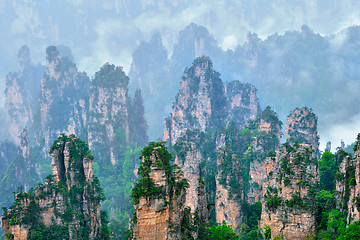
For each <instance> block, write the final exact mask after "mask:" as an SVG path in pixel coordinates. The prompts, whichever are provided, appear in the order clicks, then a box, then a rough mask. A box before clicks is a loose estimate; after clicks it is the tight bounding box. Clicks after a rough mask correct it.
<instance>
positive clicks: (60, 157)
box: [50, 135, 94, 189]
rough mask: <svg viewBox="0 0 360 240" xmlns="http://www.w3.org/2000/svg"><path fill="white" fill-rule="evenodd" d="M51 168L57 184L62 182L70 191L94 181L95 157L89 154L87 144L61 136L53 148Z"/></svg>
mask: <svg viewBox="0 0 360 240" xmlns="http://www.w3.org/2000/svg"><path fill="white" fill-rule="evenodd" d="M50 154H51V157H52V161H51V167H52V171H53V175H54V179H55V181H56V182H59V181H61V182H62V183H64V184H66V186H67V188H68V189H70V188H71V187H72V186H75V185H77V186H78V185H79V184H80V185H81V184H83V182H84V181H85V182H92V181H93V170H92V164H93V161H94V157H93V155H92V154H90V153H89V150H88V149H87V145H86V143H85V142H83V141H81V140H80V139H78V138H76V137H75V135H70V136H69V137H67V136H65V135H61V137H59V138H58V140H56V141H55V142H54V144H53V145H52V146H51V149H50Z"/></svg>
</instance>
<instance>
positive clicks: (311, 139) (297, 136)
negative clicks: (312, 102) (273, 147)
mask: <svg viewBox="0 0 360 240" xmlns="http://www.w3.org/2000/svg"><path fill="white" fill-rule="evenodd" d="M286 137H287V141H288V142H290V143H295V142H299V143H306V144H310V145H311V147H312V148H313V150H314V151H315V155H316V157H318V158H320V155H319V136H318V135H317V117H316V115H315V113H313V111H312V110H311V109H308V108H306V107H304V108H301V109H298V108H297V109H295V110H294V111H292V112H291V113H290V114H289V116H288V119H287V122H286Z"/></svg>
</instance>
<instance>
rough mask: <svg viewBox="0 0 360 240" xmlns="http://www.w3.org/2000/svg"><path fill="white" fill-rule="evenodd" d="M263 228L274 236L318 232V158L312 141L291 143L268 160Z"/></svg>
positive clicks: (301, 237) (262, 217)
mask: <svg viewBox="0 0 360 240" xmlns="http://www.w3.org/2000/svg"><path fill="white" fill-rule="evenodd" d="M265 163H266V164H267V166H266V169H267V171H266V174H267V178H266V179H265V181H264V184H263V186H262V187H263V194H264V195H263V201H262V214H261V220H260V226H259V227H260V228H261V229H263V230H264V229H266V228H268V229H269V230H270V231H271V237H272V239H273V238H275V237H277V236H281V237H284V238H285V239H305V238H307V237H310V236H314V235H315V230H316V229H315V228H316V211H315V191H316V189H317V182H318V181H319V180H320V177H319V171H318V167H317V159H316V158H313V157H312V149H311V146H310V145H309V144H295V145H289V144H288V143H286V144H284V146H283V147H282V148H281V149H280V150H279V151H277V154H276V157H268V158H266V160H265Z"/></svg>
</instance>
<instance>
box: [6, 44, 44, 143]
mask: <svg viewBox="0 0 360 240" xmlns="http://www.w3.org/2000/svg"><path fill="white" fill-rule="evenodd" d="M18 59H19V71H18V72H13V73H9V74H8V75H7V77H6V89H5V107H6V110H7V114H8V122H9V133H10V136H11V137H12V139H13V141H14V142H16V143H19V139H18V137H19V135H20V134H21V131H22V130H23V129H24V128H25V127H30V126H31V125H32V124H33V121H34V116H35V113H36V111H37V110H38V105H39V103H38V101H37V100H38V99H37V98H36V97H37V96H38V94H39V86H40V79H41V74H43V67H42V66H33V65H32V64H31V57H30V49H29V48H28V47H27V46H26V45H24V46H22V47H21V48H20V49H19V52H18Z"/></svg>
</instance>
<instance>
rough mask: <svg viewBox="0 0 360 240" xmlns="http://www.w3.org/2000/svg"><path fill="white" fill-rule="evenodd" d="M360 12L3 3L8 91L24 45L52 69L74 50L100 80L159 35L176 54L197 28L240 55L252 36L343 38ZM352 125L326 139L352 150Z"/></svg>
mask: <svg viewBox="0 0 360 240" xmlns="http://www.w3.org/2000/svg"><path fill="white" fill-rule="evenodd" d="M359 10H360V1H357V0H345V1H341V0H292V1H289V0H273V1H269V0H243V1H241V0H223V1H222V0H216V1H212V0H205V1H200V0H103V1H100V0H97V1H95V0H86V1H85V0H84V1H83V0H42V1H34V0H12V1H10V0H0V15H1V18H0V29H1V37H0V53H1V56H2V60H1V64H0V79H1V81H0V88H1V89H4V79H5V76H6V74H7V73H8V72H9V71H14V70H16V69H17V51H18V49H19V47H20V46H21V45H23V44H27V45H28V46H29V47H30V49H31V54H32V59H33V62H35V63H38V62H42V63H44V62H45V54H44V53H45V49H46V47H47V46H48V45H59V44H64V45H67V46H69V47H70V48H71V50H72V51H73V55H74V57H75V60H76V62H77V64H78V67H79V69H80V70H83V71H86V72H87V73H88V74H89V75H90V76H92V75H93V74H94V73H95V72H96V71H97V70H98V69H99V68H100V66H101V65H102V64H103V63H105V62H111V63H114V64H116V65H121V66H124V69H125V70H129V67H130V64H131V60H132V59H131V54H132V52H133V50H134V49H135V48H136V47H137V44H138V43H139V42H140V41H141V40H148V39H149V38H150V37H151V35H152V34H153V33H154V32H160V33H161V35H162V37H163V42H164V44H165V46H166V47H167V48H168V51H169V54H171V51H172V46H173V44H174V43H175V42H176V41H177V37H178V32H179V31H180V30H182V29H184V28H185V27H186V26H187V25H188V24H190V23H191V22H194V23H197V24H199V25H203V26H205V27H206V28H207V29H208V31H209V32H210V33H211V34H212V35H213V36H214V38H215V39H216V40H217V41H218V42H219V43H220V45H221V47H222V48H223V49H234V48H235V47H236V46H237V45H238V44H242V43H243V42H244V41H245V40H246V35H247V33H248V32H249V31H251V32H255V33H257V34H258V35H259V37H260V38H262V39H264V38H266V37H267V36H268V35H271V34H273V33H275V32H278V33H279V34H282V33H284V32H285V31H287V30H300V28H301V26H302V25H303V24H307V25H308V26H309V27H310V28H311V29H312V30H313V31H314V32H318V33H320V34H322V35H329V34H332V33H336V32H338V31H340V30H342V29H344V28H346V27H348V26H352V25H359V24H360V11H359ZM2 92H3V91H2ZM0 104H1V106H2V105H3V104H4V99H3V94H1V97H0ZM351 121H352V122H353V124H349V125H346V126H344V125H342V126H334V128H333V129H332V130H331V131H329V132H328V133H327V134H328V136H326V137H327V138H328V139H329V138H332V135H337V134H338V133H342V134H344V135H346V136H344V139H345V141H346V142H347V143H349V142H350V141H352V140H353V139H354V138H355V135H356V134H353V131H354V128H356V129H357V131H360V122H359V121H358V120H357V118H354V119H352V120H351ZM355 126H356V127H355ZM347 131H350V133H347ZM350 136H351V137H350ZM334 139H335V138H334ZM350 139H352V140H350Z"/></svg>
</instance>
